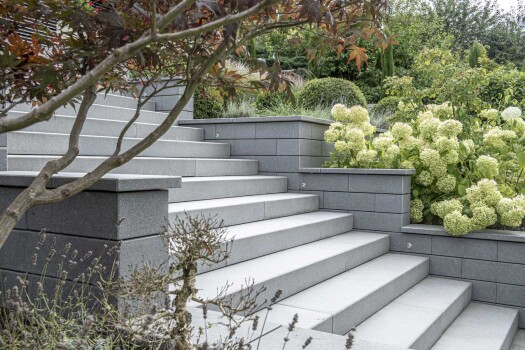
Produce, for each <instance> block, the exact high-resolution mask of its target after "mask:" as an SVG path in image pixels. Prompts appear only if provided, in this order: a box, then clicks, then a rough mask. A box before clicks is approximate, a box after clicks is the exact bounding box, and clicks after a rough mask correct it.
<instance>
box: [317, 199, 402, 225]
mask: <svg viewBox="0 0 525 350" xmlns="http://www.w3.org/2000/svg"><path fill="white" fill-rule="evenodd" d="M324 201H325V205H326V193H325V197H324ZM350 212H351V213H352V214H354V227H355V228H356V229H361V230H373V231H384V232H399V231H400V230H401V227H403V226H405V225H407V224H408V223H409V222H410V214H392V213H374V212H366V211H352V210H351V211H350Z"/></svg>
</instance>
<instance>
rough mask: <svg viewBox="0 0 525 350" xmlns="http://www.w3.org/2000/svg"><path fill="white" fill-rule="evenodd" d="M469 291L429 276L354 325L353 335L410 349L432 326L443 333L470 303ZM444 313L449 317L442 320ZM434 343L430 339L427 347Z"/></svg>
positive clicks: (464, 284)
mask: <svg viewBox="0 0 525 350" xmlns="http://www.w3.org/2000/svg"><path fill="white" fill-rule="evenodd" d="M470 288H471V284H470V283H467V282H463V281H457V280H451V279H446V278H437V277H428V278H426V279H424V280H423V281H421V282H420V283H418V284H417V285H415V286H414V287H412V288H411V289H409V290H408V291H407V292H405V293H404V294H403V295H401V296H400V297H398V298H397V299H396V300H394V301H393V302H391V303H390V304H388V305H387V306H385V307H384V308H383V309H381V310H380V311H379V312H377V313H375V314H374V315H373V316H372V317H370V318H369V319H367V320H366V321H365V322H363V323H361V324H360V325H359V326H357V331H356V333H355V336H356V338H357V339H364V340H368V341H373V342H378V343H382V344H386V345H391V346H398V347H407V348H410V347H412V346H413V345H414V344H415V343H416V342H417V341H420V337H422V335H423V334H424V333H425V332H426V331H427V330H428V329H430V327H431V326H433V325H435V326H436V327H437V329H439V332H440V333H439V334H442V333H443V332H444V331H445V329H446V327H448V325H449V324H450V322H452V321H453V320H454V318H453V317H455V316H457V314H459V312H461V309H460V308H461V307H462V306H465V305H466V303H468V301H469V300H470ZM462 298H463V300H464V301H463V300H461V299H462ZM458 300H459V301H460V302H459V303H458ZM458 304H459V305H458ZM447 312H452V315H451V317H445V316H446V315H445V314H446V313H447ZM454 314H455V315H454ZM444 315H445V316H444ZM444 318H446V319H444ZM443 321H446V322H443ZM443 323H444V324H443ZM443 327H444V328H443ZM431 335H434V334H431ZM435 340H436V338H433V340H430V344H429V345H430V346H431V345H432V344H433V342H434V341H435ZM421 341H424V340H421ZM416 348H417V349H419V347H416ZM425 348H427V347H425Z"/></svg>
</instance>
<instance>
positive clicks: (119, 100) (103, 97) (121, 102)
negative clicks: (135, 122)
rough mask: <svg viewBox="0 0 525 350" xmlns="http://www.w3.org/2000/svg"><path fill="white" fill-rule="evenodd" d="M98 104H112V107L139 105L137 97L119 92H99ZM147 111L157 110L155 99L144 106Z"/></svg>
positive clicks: (133, 106)
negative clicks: (119, 93)
mask: <svg viewBox="0 0 525 350" xmlns="http://www.w3.org/2000/svg"><path fill="white" fill-rule="evenodd" d="M95 103H96V104H99V105H105V106H112V107H124V108H135V107H137V99H136V98H134V97H130V96H125V95H118V94H104V93H98V94H97V99H96V100H95ZM142 109H143V110H145V111H155V101H153V99H151V100H149V101H148V102H146V103H145V104H144V107H142Z"/></svg>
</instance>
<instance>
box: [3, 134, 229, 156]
mask: <svg viewBox="0 0 525 350" xmlns="http://www.w3.org/2000/svg"><path fill="white" fill-rule="evenodd" d="M7 136H8V137H7V147H8V149H9V153H10V154H27V155H31V154H42V155H62V154H64V153H66V152H67V149H68V143H69V136H68V135H65V134H45V133H11V134H9V135H7ZM139 141H140V139H124V140H123V142H122V152H124V151H126V150H128V149H130V148H131V147H133V146H134V145H136V144H137V143H138V142H139ZM116 143H117V139H116V138H105V137H89V136H81V137H80V141H79V147H80V155H81V156H102V157H104V156H110V155H111V154H112V153H113V152H114V150H115V146H116ZM140 156H141V157H164V158H229V157H230V145H229V144H219V143H206V142H202V143H198V142H195V143H193V142H186V141H181V142H179V141H158V142H156V143H154V144H153V145H151V146H150V147H149V148H148V149H146V150H145V151H144V152H142V153H141V154H140Z"/></svg>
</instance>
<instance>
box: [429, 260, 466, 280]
mask: <svg viewBox="0 0 525 350" xmlns="http://www.w3.org/2000/svg"><path fill="white" fill-rule="evenodd" d="M461 267H462V259H460V258H453V257H448V256H437V255H431V256H430V274H432V275H438V276H446V277H458V278H460V277H462V276H461V272H462V271H461Z"/></svg>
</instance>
